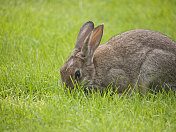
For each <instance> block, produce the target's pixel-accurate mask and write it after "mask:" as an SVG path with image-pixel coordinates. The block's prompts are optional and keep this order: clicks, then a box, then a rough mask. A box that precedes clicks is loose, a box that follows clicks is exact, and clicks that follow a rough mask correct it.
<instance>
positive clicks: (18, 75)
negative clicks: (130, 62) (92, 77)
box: [0, 0, 176, 131]
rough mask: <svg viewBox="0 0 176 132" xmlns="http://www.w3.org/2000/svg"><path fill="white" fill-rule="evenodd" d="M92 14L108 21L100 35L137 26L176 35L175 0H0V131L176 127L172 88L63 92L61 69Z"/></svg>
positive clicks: (126, 129)
mask: <svg viewBox="0 0 176 132" xmlns="http://www.w3.org/2000/svg"><path fill="white" fill-rule="evenodd" d="M89 20H92V21H94V22H95V25H98V24H101V23H104V25H105V29H104V36H103V39H102V43H104V42H106V41H107V40H108V39H109V38H111V37H112V36H114V35H116V34H119V33H122V32H124V31H127V30H131V29H136V28H144V29H152V30H156V31H159V32H161V33H163V34H166V35H168V36H169V37H171V38H172V39H173V40H176V32H175V31H176V26H175V25H176V2H175V0H164V1H162V0H147V1H143V0H133V1H128V0H125V1H124V0H118V1H117V0H108V1H106V0H104V1H102V0H97V1H94V0H89V1H88V0H85V1H83V0H79V1H75V0H70V1H60V0H58V1H54V0H48V1H44V0H43V1H42V0H40V1H34V0H30V1H28V0H24V1H22V0H18V1H10V0H6V1H3V0H0V113H1V114H0V131H175V130H176V96H175V94H174V93H173V92H169V93H168V94H166V93H158V94H156V95H154V94H148V95H146V96H141V95H140V94H138V93H136V94H134V95H133V96H132V97H131V98H126V97H123V98H119V97H118V95H114V96H112V97H111V96H109V95H106V96H100V94H99V93H95V94H93V95H88V96H86V95H84V93H83V92H82V91H76V92H75V94H66V93H65V92H64V90H63V87H62V85H61V81H60V73H59V70H60V68H61V66H62V65H63V64H64V62H65V60H66V59H67V57H68V56H69V54H70V53H71V52H72V49H73V47H74V43H75V42H76V37H77V33H78V31H79V28H80V27H81V25H82V24H84V23H85V22H86V21H89Z"/></svg>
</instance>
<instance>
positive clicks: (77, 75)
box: [75, 70, 81, 80]
mask: <svg viewBox="0 0 176 132" xmlns="http://www.w3.org/2000/svg"><path fill="white" fill-rule="evenodd" d="M80 75H81V73H80V71H79V70H77V71H76V72H75V79H76V80H77V79H79V77H80Z"/></svg>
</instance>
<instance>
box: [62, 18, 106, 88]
mask: <svg viewBox="0 0 176 132" xmlns="http://www.w3.org/2000/svg"><path fill="white" fill-rule="evenodd" d="M103 27H104V26H103V24H102V25H99V26H98V27H96V28H94V23H93V22H91V21H89V22H87V23H85V24H84V25H83V26H82V27H81V29H80V31H79V33H78V37H77V41H76V44H75V47H74V50H73V52H72V53H71V55H70V57H69V58H68V59H67V61H66V62H65V64H64V65H63V67H62V68H61V70H60V73H61V80H62V83H65V85H66V86H67V87H69V88H71V89H72V88H74V84H75V83H77V84H81V83H82V82H83V81H85V82H91V81H92V78H93V76H94V74H95V68H94V64H93V56H94V53H95V50H96V49H97V47H98V46H99V44H100V41H101V38H102V35H103Z"/></svg>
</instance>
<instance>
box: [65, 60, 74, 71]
mask: <svg viewBox="0 0 176 132" xmlns="http://www.w3.org/2000/svg"><path fill="white" fill-rule="evenodd" d="M72 65H73V59H71V60H70V61H69V62H68V65H67V69H68V68H69V67H71V66H72ZM67 69H66V71H67Z"/></svg>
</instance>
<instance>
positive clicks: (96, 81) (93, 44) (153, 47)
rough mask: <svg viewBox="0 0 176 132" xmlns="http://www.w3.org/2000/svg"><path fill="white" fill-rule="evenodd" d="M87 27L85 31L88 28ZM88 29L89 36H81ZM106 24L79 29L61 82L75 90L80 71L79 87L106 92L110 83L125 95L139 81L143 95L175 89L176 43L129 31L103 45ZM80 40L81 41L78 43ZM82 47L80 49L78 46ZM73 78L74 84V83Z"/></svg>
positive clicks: (146, 32) (147, 32) (155, 34)
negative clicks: (164, 87)
mask: <svg viewBox="0 0 176 132" xmlns="http://www.w3.org/2000/svg"><path fill="white" fill-rule="evenodd" d="M85 27H86V28H85ZM83 30H85V32H86V31H87V32H86V35H84V36H81V32H82V31H83ZM102 34H103V25H100V26H98V27H96V28H93V22H87V23H85V24H84V25H83V26H82V28H81V29H80V32H79V35H78V40H77V42H79V43H80V44H78V43H76V45H77V47H79V48H76V46H75V48H74V50H73V52H72V54H71V56H70V57H69V58H68V60H67V61H66V63H65V64H64V66H63V67H62V68H61V71H60V72H61V79H62V82H63V83H66V85H67V86H68V87H71V88H73V86H74V83H75V77H74V74H75V71H76V70H79V71H80V72H81V76H80V78H79V79H78V80H77V82H78V83H79V84H81V83H82V82H83V80H85V81H86V82H88V83H87V85H86V86H87V87H90V86H93V87H96V88H99V89H106V87H107V86H108V85H109V84H112V87H113V88H114V89H116V88H117V87H118V90H117V92H118V93H122V92H124V91H125V90H126V89H127V88H128V85H129V84H131V85H132V86H135V84H136V82H138V85H139V86H140V90H141V91H142V92H145V91H147V89H146V88H151V87H153V86H154V87H155V88H156V90H157V91H158V90H160V89H161V85H168V86H170V87H172V88H173V89H174V90H176V43H175V42H174V41H173V40H171V39H170V38H169V37H167V36H165V35H163V34H161V33H159V32H155V31H151V30H144V29H136V30H131V31H127V32H125V33H122V34H120V35H117V36H115V37H113V38H112V39H110V40H109V41H108V42H107V43H105V44H103V45H100V46H99V43H100V41H101V37H102ZM79 38H81V40H79ZM78 45H79V46H78ZM70 77H71V78H72V80H73V82H72V81H71V79H70Z"/></svg>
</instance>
